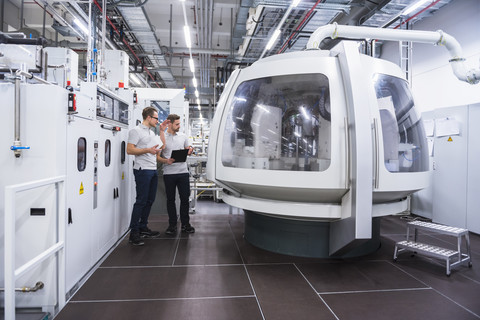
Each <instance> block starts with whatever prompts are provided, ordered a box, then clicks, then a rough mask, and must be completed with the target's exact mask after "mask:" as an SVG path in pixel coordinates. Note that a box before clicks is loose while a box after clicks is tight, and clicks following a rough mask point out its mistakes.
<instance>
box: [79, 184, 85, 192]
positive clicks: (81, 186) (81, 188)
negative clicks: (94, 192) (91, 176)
mask: <svg viewBox="0 0 480 320" xmlns="http://www.w3.org/2000/svg"><path fill="white" fill-rule="evenodd" d="M83 191H84V190H83V182H80V193H79V194H83Z"/></svg>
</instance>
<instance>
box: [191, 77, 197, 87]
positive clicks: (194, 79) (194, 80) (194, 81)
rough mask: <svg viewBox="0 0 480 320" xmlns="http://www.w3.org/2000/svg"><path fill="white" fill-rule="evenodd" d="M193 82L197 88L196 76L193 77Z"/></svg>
mask: <svg viewBox="0 0 480 320" xmlns="http://www.w3.org/2000/svg"><path fill="white" fill-rule="evenodd" d="M192 82H193V86H194V87H195V88H196V87H197V79H196V78H195V77H193V79H192Z"/></svg>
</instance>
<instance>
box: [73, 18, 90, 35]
mask: <svg viewBox="0 0 480 320" xmlns="http://www.w3.org/2000/svg"><path fill="white" fill-rule="evenodd" d="M73 23H74V24H76V25H77V27H79V28H80V29H82V31H83V33H85V34H87V35H88V33H89V32H88V28H87V27H85V25H84V24H83V23H81V22H80V20H78V19H77V18H75V19H73Z"/></svg>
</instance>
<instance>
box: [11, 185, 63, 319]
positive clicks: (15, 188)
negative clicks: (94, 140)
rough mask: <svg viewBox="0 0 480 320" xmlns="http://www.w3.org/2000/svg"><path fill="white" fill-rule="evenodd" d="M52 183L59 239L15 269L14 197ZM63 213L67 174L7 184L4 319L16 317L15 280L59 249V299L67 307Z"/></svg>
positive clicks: (61, 306) (61, 304)
mask: <svg viewBox="0 0 480 320" xmlns="http://www.w3.org/2000/svg"><path fill="white" fill-rule="evenodd" d="M51 184H55V189H56V204H57V205H56V219H57V228H56V232H57V242H56V243H55V244H54V245H53V246H51V247H50V248H48V249H46V250H45V251H44V252H42V253H40V254H39V255H37V256H36V257H34V258H33V259H31V260H30V261H28V262H26V263H25V264H23V265H22V266H20V267H19V268H17V269H15V218H16V217H15V213H16V204H15V196H16V194H17V193H19V192H23V191H27V190H31V189H36V188H39V187H44V186H47V185H51ZM63 212H65V176H57V177H52V178H47V179H43V180H36V181H32V182H27V183H21V184H16V185H10V186H7V187H5V226H4V228H5V252H4V262H5V270H4V280H5V297H4V299H5V301H4V306H5V309H4V319H12V320H13V319H15V280H16V279H17V278H18V277H19V276H21V275H22V274H24V273H25V272H27V271H28V270H30V269H32V268H33V267H35V266H38V265H39V264H40V263H41V262H42V261H44V260H45V259H47V258H49V257H51V256H53V255H56V254H57V252H58V256H57V258H58V260H57V265H58V269H57V286H58V290H57V291H56V292H57V295H58V297H57V300H58V305H59V309H60V310H61V309H62V308H63V307H64V306H65V252H64V248H65V215H64V214H62V213H63Z"/></svg>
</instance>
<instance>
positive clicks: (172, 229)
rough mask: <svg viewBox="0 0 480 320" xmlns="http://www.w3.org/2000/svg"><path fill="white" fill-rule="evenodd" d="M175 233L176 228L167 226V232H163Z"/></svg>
mask: <svg viewBox="0 0 480 320" xmlns="http://www.w3.org/2000/svg"><path fill="white" fill-rule="evenodd" d="M175 233H177V227H176V226H168V228H167V230H165V234H175Z"/></svg>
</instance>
